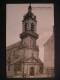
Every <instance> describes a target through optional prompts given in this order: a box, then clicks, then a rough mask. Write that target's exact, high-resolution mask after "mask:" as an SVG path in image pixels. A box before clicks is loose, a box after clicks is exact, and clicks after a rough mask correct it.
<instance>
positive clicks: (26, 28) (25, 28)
mask: <svg viewBox="0 0 60 80" xmlns="http://www.w3.org/2000/svg"><path fill="white" fill-rule="evenodd" d="M25 31H27V23H25Z"/></svg>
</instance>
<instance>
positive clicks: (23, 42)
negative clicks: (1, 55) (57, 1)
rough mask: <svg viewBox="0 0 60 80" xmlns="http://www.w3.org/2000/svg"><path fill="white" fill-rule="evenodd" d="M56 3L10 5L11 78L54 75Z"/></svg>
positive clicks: (8, 62)
mask: <svg viewBox="0 0 60 80" xmlns="http://www.w3.org/2000/svg"><path fill="white" fill-rule="evenodd" d="M54 51H55V50H54V4H32V3H29V4H28V3H26V4H6V76H7V78H54V76H55V73H54V70H55V65H54V64H55V52H54Z"/></svg>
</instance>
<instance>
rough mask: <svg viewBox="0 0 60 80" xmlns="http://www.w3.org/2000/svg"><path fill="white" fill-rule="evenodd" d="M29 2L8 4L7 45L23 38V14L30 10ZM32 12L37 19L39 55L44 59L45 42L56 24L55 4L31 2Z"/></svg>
mask: <svg viewBox="0 0 60 80" xmlns="http://www.w3.org/2000/svg"><path fill="white" fill-rule="evenodd" d="M28 6H29V4H6V47H7V46H10V45H11V44H14V43H16V42H18V41H20V40H21V39H20V38H19V34H20V33H21V32H22V20H23V16H24V15H25V14H26V13H27V11H28ZM31 6H32V12H33V13H34V15H36V19H37V26H36V27H37V34H38V35H39V39H38V40H37V45H38V46H39V57H40V59H41V60H42V61H44V46H43V44H44V43H45V42H46V41H47V40H48V39H49V37H50V36H51V35H52V34H53V26H54V5H53V4H31Z"/></svg>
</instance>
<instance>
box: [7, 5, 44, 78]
mask: <svg viewBox="0 0 60 80" xmlns="http://www.w3.org/2000/svg"><path fill="white" fill-rule="evenodd" d="M22 24H23V25H22V33H21V34H20V36H19V37H20V38H21V41H20V42H17V43H15V44H13V45H11V46H8V47H7V49H6V74H7V77H8V78H9V77H10V78H17V77H19V78H24V77H28V78H30V77H38V76H39V77H41V75H42V74H43V68H44V65H43V62H42V61H41V60H40V58H39V47H38V45H37V44H36V41H37V39H38V38H39V35H38V34H37V32H36V30H37V29H36V28H37V20H36V16H35V15H34V14H33V13H32V7H31V4H30V5H29V7H28V12H27V13H26V14H25V15H24V16H23V20H22Z"/></svg>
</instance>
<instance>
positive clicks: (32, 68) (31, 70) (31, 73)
mask: <svg viewBox="0 0 60 80" xmlns="http://www.w3.org/2000/svg"><path fill="white" fill-rule="evenodd" d="M30 76H34V67H30Z"/></svg>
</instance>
